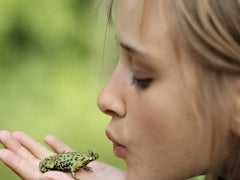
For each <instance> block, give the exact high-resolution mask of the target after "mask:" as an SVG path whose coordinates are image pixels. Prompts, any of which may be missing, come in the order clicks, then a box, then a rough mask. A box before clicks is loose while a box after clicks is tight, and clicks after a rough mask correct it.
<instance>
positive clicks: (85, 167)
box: [82, 165, 92, 172]
mask: <svg viewBox="0 0 240 180" xmlns="http://www.w3.org/2000/svg"><path fill="white" fill-rule="evenodd" d="M82 168H83V169H84V170H85V171H91V172H92V168H91V167H89V166H87V165H84V166H83V167H82Z"/></svg>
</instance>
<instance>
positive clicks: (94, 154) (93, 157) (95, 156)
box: [86, 150, 99, 161]
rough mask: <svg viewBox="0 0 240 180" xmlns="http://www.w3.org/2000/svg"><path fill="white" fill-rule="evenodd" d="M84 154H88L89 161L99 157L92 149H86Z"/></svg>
mask: <svg viewBox="0 0 240 180" xmlns="http://www.w3.org/2000/svg"><path fill="white" fill-rule="evenodd" d="M86 154H87V156H88V160H89V161H94V160H96V159H97V158H98V157H99V155H98V154H97V153H94V152H93V151H92V150H88V152H87V153H86Z"/></svg>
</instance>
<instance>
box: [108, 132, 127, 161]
mask: <svg viewBox="0 0 240 180" xmlns="http://www.w3.org/2000/svg"><path fill="white" fill-rule="evenodd" d="M106 136H107V138H108V139H109V140H110V141H112V143H113V152H114V154H115V156H117V157H119V158H122V159H125V157H126V147H125V146H124V145H122V144H121V143H120V142H119V141H118V140H116V138H115V137H113V135H112V133H111V132H110V131H106Z"/></svg>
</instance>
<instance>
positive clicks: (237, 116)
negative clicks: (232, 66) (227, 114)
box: [228, 75, 240, 137]
mask: <svg viewBox="0 0 240 180" xmlns="http://www.w3.org/2000/svg"><path fill="white" fill-rule="evenodd" d="M228 80H229V82H230V86H231V90H232V91H231V94H232V96H233V97H232V98H233V101H234V102H233V103H234V104H233V113H234V114H233V118H232V120H231V122H230V123H231V124H230V127H231V129H232V131H233V133H234V134H235V135H236V136H237V137H240V76H239V75H231V76H229V79H228Z"/></svg>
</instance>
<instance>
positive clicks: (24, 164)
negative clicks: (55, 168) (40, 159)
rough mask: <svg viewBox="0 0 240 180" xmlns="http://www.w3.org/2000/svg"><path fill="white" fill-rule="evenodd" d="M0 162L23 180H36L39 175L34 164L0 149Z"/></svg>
mask: <svg viewBox="0 0 240 180" xmlns="http://www.w3.org/2000/svg"><path fill="white" fill-rule="evenodd" d="M0 160H2V161H3V162H4V163H5V164H6V165H7V166H8V167H9V168H11V169H12V170H13V171H14V172H15V173H16V174H18V175H19V176H20V177H22V178H23V179H38V178H37V177H40V175H41V172H40V171H39V169H38V166H37V165H36V164H33V163H30V162H29V161H26V160H25V159H22V158H21V157H19V156H18V155H17V154H15V153H13V152H11V151H9V150H7V149H0Z"/></svg>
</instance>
